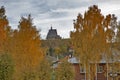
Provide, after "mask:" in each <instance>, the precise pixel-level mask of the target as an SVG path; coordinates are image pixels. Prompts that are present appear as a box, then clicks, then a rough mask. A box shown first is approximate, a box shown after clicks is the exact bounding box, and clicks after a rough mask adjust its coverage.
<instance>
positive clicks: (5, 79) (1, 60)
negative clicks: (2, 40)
mask: <svg viewBox="0 0 120 80" xmlns="http://www.w3.org/2000/svg"><path fill="white" fill-rule="evenodd" d="M13 73H14V63H13V60H12V57H11V55H10V54H6V53H5V54H1V55H0V80H12V79H13Z"/></svg>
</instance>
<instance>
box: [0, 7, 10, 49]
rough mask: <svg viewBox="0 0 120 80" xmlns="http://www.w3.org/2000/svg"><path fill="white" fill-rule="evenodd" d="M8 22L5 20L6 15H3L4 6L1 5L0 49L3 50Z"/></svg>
mask: <svg viewBox="0 0 120 80" xmlns="http://www.w3.org/2000/svg"><path fill="white" fill-rule="evenodd" d="M8 25H9V22H8V20H7V17H6V15H5V8H4V6H1V8H0V51H3V50H4V45H5V41H6V38H7V37H6V36H7V29H8V27H9V26H8Z"/></svg>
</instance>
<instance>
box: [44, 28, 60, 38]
mask: <svg viewBox="0 0 120 80" xmlns="http://www.w3.org/2000/svg"><path fill="white" fill-rule="evenodd" d="M60 38H61V37H60V36H59V35H58V34H57V30H56V29H52V27H51V29H50V30H49V32H48V34H47V37H46V39H60Z"/></svg>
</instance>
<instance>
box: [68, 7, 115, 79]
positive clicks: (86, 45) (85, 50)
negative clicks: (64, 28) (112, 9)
mask: <svg viewBox="0 0 120 80" xmlns="http://www.w3.org/2000/svg"><path fill="white" fill-rule="evenodd" d="M116 23H117V21H116V17H115V15H114V14H113V15H111V14H108V15H106V16H104V15H103V14H102V13H101V10H100V9H99V8H98V6H96V5H93V6H90V7H89V8H88V10H87V11H86V12H85V13H84V14H83V15H82V14H78V16H77V19H76V20H74V31H72V32H71V34H70V36H71V41H72V45H73V47H74V50H75V55H76V56H77V57H78V58H79V59H80V62H81V63H82V64H83V65H84V66H85V67H86V72H87V73H88V74H87V77H89V78H90V75H91V74H90V72H91V71H90V69H89V65H90V64H91V63H98V62H99V61H100V60H101V59H102V57H103V56H104V57H106V59H109V58H110V55H112V52H111V47H112V44H113V42H115V36H116V35H115V31H114V30H115V28H116ZM94 72H96V71H94ZM93 76H94V75H93ZM91 77H92V76H91Z"/></svg>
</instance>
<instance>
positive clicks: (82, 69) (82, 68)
mask: <svg viewBox="0 0 120 80" xmlns="http://www.w3.org/2000/svg"><path fill="white" fill-rule="evenodd" d="M80 73H85V68H84V66H83V65H82V64H80Z"/></svg>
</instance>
